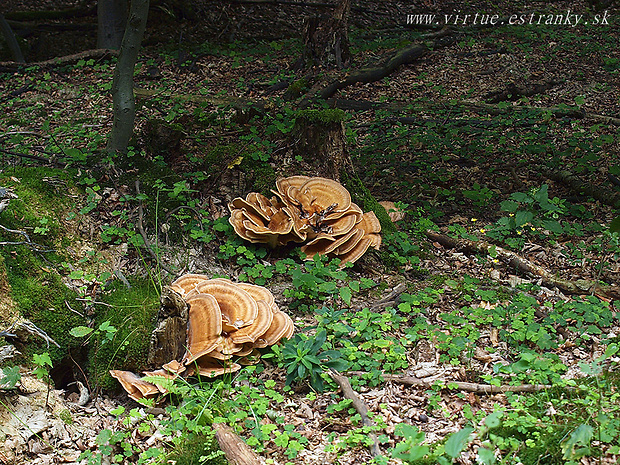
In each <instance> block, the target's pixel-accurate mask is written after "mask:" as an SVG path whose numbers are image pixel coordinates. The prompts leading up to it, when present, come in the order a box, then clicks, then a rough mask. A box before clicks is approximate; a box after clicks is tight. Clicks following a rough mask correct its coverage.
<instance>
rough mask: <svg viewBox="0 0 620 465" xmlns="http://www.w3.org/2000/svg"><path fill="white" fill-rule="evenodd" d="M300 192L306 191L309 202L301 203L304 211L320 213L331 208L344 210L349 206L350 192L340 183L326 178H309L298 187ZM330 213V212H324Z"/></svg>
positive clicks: (339, 210) (337, 210)
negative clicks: (306, 203) (307, 203)
mask: <svg viewBox="0 0 620 465" xmlns="http://www.w3.org/2000/svg"><path fill="white" fill-rule="evenodd" d="M299 191H300V192H301V193H302V194H305V193H308V195H309V196H310V204H309V205H303V207H304V210H305V211H306V213H309V214H312V213H320V212H326V210H328V209H331V211H333V212H345V211H347V210H348V209H349V207H350V206H351V194H349V191H348V190H346V189H345V188H344V187H343V186H342V184H340V183H339V182H336V181H334V180H332V179H327V178H319V177H316V178H310V179H309V180H308V181H306V182H305V183H304V184H303V185H302V186H301V187H300V188H299ZM327 213H330V212H326V214H327Z"/></svg>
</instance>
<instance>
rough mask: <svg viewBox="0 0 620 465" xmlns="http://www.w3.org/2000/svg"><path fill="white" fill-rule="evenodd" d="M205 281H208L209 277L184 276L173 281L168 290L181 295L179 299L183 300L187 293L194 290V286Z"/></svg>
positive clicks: (199, 275)
mask: <svg viewBox="0 0 620 465" xmlns="http://www.w3.org/2000/svg"><path fill="white" fill-rule="evenodd" d="M206 279H209V277H208V276H205V275H203V274H184V275H183V276H181V277H180V278H178V279H177V280H176V281H174V282H173V283H172V284H171V285H170V288H171V289H172V290H173V291H175V292H178V293H179V294H181V297H183V298H185V297H186V296H187V293H188V292H190V291H191V290H192V289H194V287H195V286H196V284H198V283H199V282H202V281H204V280H206Z"/></svg>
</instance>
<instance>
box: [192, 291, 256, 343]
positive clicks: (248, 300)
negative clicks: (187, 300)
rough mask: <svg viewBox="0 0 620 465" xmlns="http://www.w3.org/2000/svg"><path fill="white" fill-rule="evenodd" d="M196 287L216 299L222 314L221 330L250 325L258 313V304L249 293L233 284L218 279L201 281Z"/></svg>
mask: <svg viewBox="0 0 620 465" xmlns="http://www.w3.org/2000/svg"><path fill="white" fill-rule="evenodd" d="M197 289H198V290H199V291H200V292H201V293H204V294H210V295H212V296H213V297H215V299H216V300H217V303H218V304H219V307H220V311H221V314H222V330H223V331H226V332H230V331H235V330H237V329H239V328H242V327H244V326H247V325H251V324H252V322H253V321H254V320H255V319H256V316H257V315H258V305H257V304H256V301H255V300H254V299H253V298H252V296H251V295H250V294H248V293H247V292H246V291H244V290H243V289H241V288H240V287H238V286H236V285H234V284H233V283H227V282H224V281H218V280H208V281H203V282H202V283H200V284H199V285H198V286H197Z"/></svg>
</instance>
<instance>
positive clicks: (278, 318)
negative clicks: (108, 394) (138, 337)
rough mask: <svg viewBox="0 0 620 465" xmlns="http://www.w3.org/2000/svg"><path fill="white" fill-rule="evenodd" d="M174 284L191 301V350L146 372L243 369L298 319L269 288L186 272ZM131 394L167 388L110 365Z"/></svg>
mask: <svg viewBox="0 0 620 465" xmlns="http://www.w3.org/2000/svg"><path fill="white" fill-rule="evenodd" d="M170 288H171V289H172V290H173V291H175V292H177V293H178V294H180V295H181V297H183V299H184V300H185V302H186V303H187V304H188V305H189V314H188V321H187V339H186V345H185V347H186V350H185V354H184V355H183V357H182V359H181V360H180V361H177V360H172V361H171V362H169V363H167V364H165V365H163V367H162V368H161V369H159V370H155V371H149V372H144V374H145V375H146V376H163V377H165V378H168V379H174V378H176V377H178V376H183V377H187V376H192V375H194V374H197V373H198V374H200V375H201V376H208V377H214V376H218V375H221V374H224V373H232V372H235V371H238V370H239V369H241V365H240V364H239V363H236V362H233V361H232V359H233V357H240V359H238V360H237V361H238V362H241V363H245V362H247V361H248V358H249V357H250V356H252V357H253V358H255V359H256V358H258V357H260V352H259V351H258V350H257V349H262V348H265V347H268V346H271V345H274V344H277V343H278V342H279V341H280V340H281V339H289V338H290V337H291V336H292V335H293V332H294V329H295V328H294V326H293V320H292V319H291V318H290V317H289V316H288V315H287V314H286V313H284V312H283V311H281V310H280V309H279V308H278V306H277V305H276V303H275V299H274V297H273V294H272V293H271V292H270V291H269V290H268V289H266V288H264V287H261V286H256V285H253V284H247V283H233V282H232V281H230V280H228V279H222V278H216V279H209V278H208V277H207V276H205V275H200V274H186V275H184V276H181V277H180V278H178V279H177V280H176V281H174V282H173V283H172V284H171V285H170ZM110 374H111V375H112V376H113V377H114V378H116V379H118V380H119V381H120V383H121V385H122V386H123V388H124V389H125V390H126V391H127V392H128V393H129V396H130V397H131V398H132V399H135V400H139V399H143V398H150V397H155V396H156V395H158V394H159V393H165V392H166V390H165V389H164V388H162V387H158V386H156V385H154V384H152V383H149V382H147V381H145V380H144V379H143V378H140V377H139V376H137V375H136V374H134V373H131V372H128V371H120V370H111V371H110Z"/></svg>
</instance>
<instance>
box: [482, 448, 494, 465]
mask: <svg viewBox="0 0 620 465" xmlns="http://www.w3.org/2000/svg"><path fill="white" fill-rule="evenodd" d="M478 461H479V462H480V463H482V464H484V465H494V464H495V452H493V451H492V450H491V449H487V448H486V447H482V446H481V447H479V448H478Z"/></svg>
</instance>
